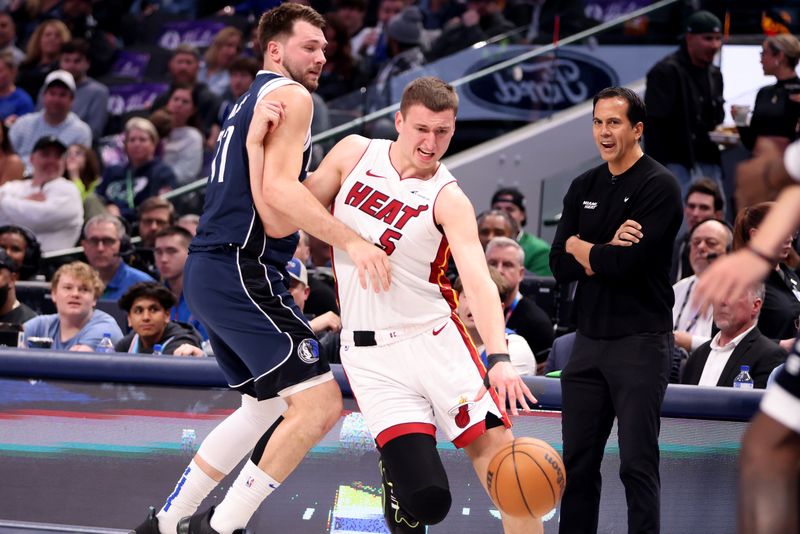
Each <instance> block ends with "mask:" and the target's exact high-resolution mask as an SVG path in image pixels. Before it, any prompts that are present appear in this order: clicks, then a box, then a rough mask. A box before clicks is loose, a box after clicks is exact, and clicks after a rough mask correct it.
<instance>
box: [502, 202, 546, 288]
mask: <svg viewBox="0 0 800 534" xmlns="http://www.w3.org/2000/svg"><path fill="white" fill-rule="evenodd" d="M492 209H493V210H503V211H505V212H506V213H508V214H509V215H511V217H512V218H513V219H514V220H515V221H517V224H518V225H519V234H517V236H516V240H517V243H519V246H521V247H522V250H523V251H525V269H526V270H528V271H530V272H532V273H533V274H535V275H538V276H553V273H552V272H551V271H550V245H548V244H547V242H546V241H544V240H543V239H539V238H538V237H536V236H535V235H532V234H529V233H528V232H526V231H524V230H523V229H522V228H523V227H524V226H525V223H527V222H528V220H527V219H528V216H527V215H526V214H525V197H524V196H523V195H522V193H521V192H520V190H519V189H517V188H516V187H502V188H500V189H498V190H497V191H495V192H494V195H492Z"/></svg>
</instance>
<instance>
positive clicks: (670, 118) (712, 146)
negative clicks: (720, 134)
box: [644, 45, 725, 167]
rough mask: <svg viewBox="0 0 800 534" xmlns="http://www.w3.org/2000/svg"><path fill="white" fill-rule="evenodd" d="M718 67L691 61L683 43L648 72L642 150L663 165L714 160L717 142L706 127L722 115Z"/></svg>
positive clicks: (720, 80) (690, 165) (723, 114)
mask: <svg viewBox="0 0 800 534" xmlns="http://www.w3.org/2000/svg"><path fill="white" fill-rule="evenodd" d="M724 102H725V100H724V99H723V98H722V73H721V72H720V70H719V68H717V67H715V66H713V65H712V66H710V67H708V69H700V68H698V67H695V66H694V65H692V62H691V60H690V59H689V54H688V52H686V47H685V45H684V46H681V49H680V50H678V51H677V52H675V53H674V54H670V55H669V56H667V57H665V58H664V59H662V60H661V61H659V62H658V63H656V64H655V65H654V66H653V68H652V69H650V71H649V72H648V73H647V88H646V91H645V106H646V107H647V119H646V120H645V130H644V141H645V151H646V152H647V154H649V155H650V156H651V157H653V158H655V159H656V160H657V161H658V162H659V163H661V164H662V165H666V164H668V163H678V164H681V165H684V166H686V167H694V165H695V164H696V163H698V162H702V163H712V164H719V162H720V157H719V148H718V147H717V145H716V143H714V142H712V141H711V139H710V138H709V136H708V132H710V131H712V130H713V129H714V128H715V127H716V126H717V125H718V124H720V123H721V122H722V120H723V118H724V117H725V111H724V109H723V107H722V105H723V103H724Z"/></svg>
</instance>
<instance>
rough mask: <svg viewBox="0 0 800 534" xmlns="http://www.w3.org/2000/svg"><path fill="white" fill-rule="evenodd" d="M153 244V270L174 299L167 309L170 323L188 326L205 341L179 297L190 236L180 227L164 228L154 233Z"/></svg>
mask: <svg viewBox="0 0 800 534" xmlns="http://www.w3.org/2000/svg"><path fill="white" fill-rule="evenodd" d="M155 241H156V242H155V259H156V267H158V271H159V272H160V273H161V281H162V282H164V285H165V286H166V287H167V289H169V290H170V292H171V293H172V294H173V295H174V296H175V304H174V305H173V306H171V309H170V310H169V318H170V320H171V321H180V322H182V323H186V324H190V325H192V326H193V327H194V328H195V329H196V330H197V332H198V333H199V334H200V337H202V339H203V341H205V340H207V339H208V332H207V331H206V329H205V327H204V326H203V325H202V324H201V323H200V321H198V320H197V319H196V318H195V317H194V315H193V314H192V311H191V310H190V309H189V305H188V304H187V303H186V298H185V296H184V294H183V267H184V266H185V265H186V258H188V257H189V243H191V242H192V234H190V233H189V232H188V231H186V230H185V229H183V228H181V227H180V226H167V227H166V228H162V229H161V230H159V231H158V233H157V234H156V238H155Z"/></svg>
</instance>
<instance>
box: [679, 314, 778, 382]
mask: <svg viewBox="0 0 800 534" xmlns="http://www.w3.org/2000/svg"><path fill="white" fill-rule="evenodd" d="M710 353H711V341H706V342H705V343H703V344H702V345H700V346H699V347H697V350H695V351H694V352H693V353H692V355H691V356H689V359H688V360H686V367H684V369H683V377H682V378H681V383H683V384H692V385H695V386H696V385H697V384H698V383H699V382H700V377H701V376H702V375H703V369H704V368H705V366H706V362H707V361H708V355H709V354H710ZM784 361H786V351H784V350H783V349H782V348H781V347H779V346H778V345H777V344H776V343H775V342H774V341H771V340H770V339H768V338H766V337H764V335H763V334H762V333H761V332H760V331H759V330H758V328H753V330H751V331H750V333H749V334H747V335H746V336H744V338H743V339H742V340H741V341H740V342H739V344H738V345H737V346H736V348H735V349H733V353H732V354H731V356H730V358H728V362H727V363H726V364H725V367H724V368H723V369H722V374H720V375H719V381H718V382H717V386H723V387H733V379H734V378H736V375H738V374H739V371H740V367H741V366H742V365H749V366H750V376H751V377H752V378H753V386H754V387H755V388H758V389H764V388H766V387H767V379H768V378H769V374H770V373H771V372H772V370H773V369H775V368H776V367H777V366H779V365H780V364H782V363H783V362H784Z"/></svg>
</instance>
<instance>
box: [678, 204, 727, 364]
mask: <svg viewBox="0 0 800 534" xmlns="http://www.w3.org/2000/svg"><path fill="white" fill-rule="evenodd" d="M688 237H689V247H690V250H691V251H690V253H689V261H691V267H692V272H694V273H695V274H693V275H691V276H689V277H688V278H684V279H683V280H679V281H678V283H677V284H675V285H674V286H672V290H673V291H674V292H675V304H674V305H673V306H672V324H673V325H674V330H675V346H677V347H680V348H682V349H684V350H685V351H686V352H688V353H691V352H692V351H693V350H697V348H698V347H699V346H700V345H702V344H703V343H705V342H706V341H708V340H709V339H711V329H712V327H713V316H712V313H713V310H712V308H709V309H708V310H707V311H706V313H704V314H702V315H701V314H700V311H699V310H696V309H692V308H691V305H690V303H691V301H692V290H693V289H694V288H695V285H696V284H697V277H698V276H699V275H702V274H703V273H704V272H705V270H706V269H707V268H708V266H709V264H710V263H711V262H712V261H713V260H714V259H716V258H717V257H719V256H723V255H725V254H727V253H728V251H730V249H731V244H732V242H733V233H732V232H731V229H730V228H729V227H728V225H727V224H726V223H724V222H722V221H720V220H717V219H706V220H705V221H701V222H700V223H698V224H696V225H695V226H694V229H693V230H692V232H691V233H690V234H689V236H688Z"/></svg>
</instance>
